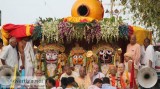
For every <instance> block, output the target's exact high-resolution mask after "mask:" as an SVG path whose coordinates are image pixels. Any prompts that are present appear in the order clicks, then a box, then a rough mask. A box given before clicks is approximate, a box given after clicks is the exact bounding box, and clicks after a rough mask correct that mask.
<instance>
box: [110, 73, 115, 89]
mask: <svg viewBox="0 0 160 89" xmlns="http://www.w3.org/2000/svg"><path fill="white" fill-rule="evenodd" d="M109 78H110V83H111V85H112V86H114V87H115V86H116V76H112V75H110V76H109Z"/></svg>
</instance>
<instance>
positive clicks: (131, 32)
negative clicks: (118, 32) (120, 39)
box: [128, 25, 134, 37]
mask: <svg viewBox="0 0 160 89" xmlns="http://www.w3.org/2000/svg"><path fill="white" fill-rule="evenodd" d="M128 28H129V32H128V33H129V37H130V36H131V35H132V34H133V32H134V30H133V27H132V26H130V25H129V26H128Z"/></svg>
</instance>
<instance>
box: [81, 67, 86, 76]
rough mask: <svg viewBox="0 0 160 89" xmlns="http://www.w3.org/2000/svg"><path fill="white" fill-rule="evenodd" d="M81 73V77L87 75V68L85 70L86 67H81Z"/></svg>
mask: <svg viewBox="0 0 160 89" xmlns="http://www.w3.org/2000/svg"><path fill="white" fill-rule="evenodd" d="M79 75H80V76H81V77H85V75H86V70H85V68H81V69H80V70H79Z"/></svg>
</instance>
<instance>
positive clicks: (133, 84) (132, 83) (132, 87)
mask: <svg viewBox="0 0 160 89" xmlns="http://www.w3.org/2000/svg"><path fill="white" fill-rule="evenodd" d="M130 89H138V88H137V85H136V80H135V78H134V62H132V70H131V79H130Z"/></svg>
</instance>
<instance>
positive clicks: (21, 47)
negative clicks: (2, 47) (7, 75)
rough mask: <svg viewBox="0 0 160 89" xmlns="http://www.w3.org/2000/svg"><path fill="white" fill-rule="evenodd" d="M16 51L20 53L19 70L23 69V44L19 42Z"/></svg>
mask: <svg viewBox="0 0 160 89" xmlns="http://www.w3.org/2000/svg"><path fill="white" fill-rule="evenodd" d="M18 51H19V53H20V59H21V61H22V65H21V66H20V68H21V69H24V67H25V55H24V44H23V43H22V42H21V41H20V42H19V43H18Z"/></svg>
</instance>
